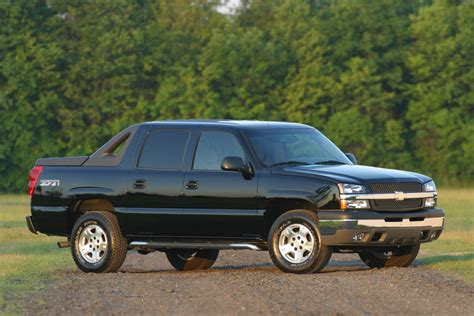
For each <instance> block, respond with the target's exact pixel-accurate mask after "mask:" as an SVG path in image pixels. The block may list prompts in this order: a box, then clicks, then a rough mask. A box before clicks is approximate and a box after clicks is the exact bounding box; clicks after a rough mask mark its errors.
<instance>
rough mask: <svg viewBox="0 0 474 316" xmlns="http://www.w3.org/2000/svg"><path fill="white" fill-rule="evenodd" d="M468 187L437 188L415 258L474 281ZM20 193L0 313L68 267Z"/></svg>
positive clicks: (2, 212)
mask: <svg viewBox="0 0 474 316" xmlns="http://www.w3.org/2000/svg"><path fill="white" fill-rule="evenodd" d="M473 198H474V189H442V190H440V191H439V204H440V206H441V207H443V208H444V209H445V212H446V228H445V231H444V232H443V234H442V235H441V238H440V239H439V240H438V241H435V242H432V243H427V244H424V245H423V246H422V252H421V254H420V257H419V258H420V260H419V262H421V263H422V264H425V265H428V266H430V267H433V268H436V269H440V270H444V271H450V272H454V273H457V274H459V275H460V276H462V277H463V278H465V279H466V280H468V281H471V282H474V216H473V213H474V200H473ZM29 212H30V211H29V198H28V197H27V196H26V195H21V196H20V195H0V263H1V264H0V266H1V269H0V312H3V313H14V312H15V311H19V310H21V307H22V304H23V298H24V295H25V293H27V292H30V291H34V290H38V289H41V288H42V287H43V284H44V280H45V279H48V280H49V279H51V278H57V277H60V276H61V275H62V274H61V273H59V274H55V273H53V272H54V271H58V270H63V269H65V268H72V267H73V265H74V264H73V261H72V259H71V256H70V252H69V251H68V250H67V249H58V248H57V246H56V241H58V240H61V238H60V237H47V236H45V235H42V234H39V235H34V234H32V233H30V232H29V231H28V229H27V228H26V225H25V216H27V215H29Z"/></svg>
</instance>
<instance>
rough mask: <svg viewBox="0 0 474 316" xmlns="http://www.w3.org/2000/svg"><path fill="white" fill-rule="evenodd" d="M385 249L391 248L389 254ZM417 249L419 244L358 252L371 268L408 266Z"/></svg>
mask: <svg viewBox="0 0 474 316" xmlns="http://www.w3.org/2000/svg"><path fill="white" fill-rule="evenodd" d="M387 250H389V251H390V250H391V254H389V253H388V252H387ZM418 251H420V244H417V245H413V246H401V247H399V248H395V249H369V250H364V251H363V252H360V253H359V256H360V258H361V259H362V261H364V263H365V264H366V265H368V266H369V267H371V268H388V267H408V266H409V265H410V264H411V263H412V262H413V261H414V260H415V258H416V256H417V255H418Z"/></svg>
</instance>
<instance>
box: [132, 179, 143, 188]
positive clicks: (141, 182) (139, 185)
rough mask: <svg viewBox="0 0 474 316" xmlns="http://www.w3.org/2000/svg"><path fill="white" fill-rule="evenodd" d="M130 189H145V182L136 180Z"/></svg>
mask: <svg viewBox="0 0 474 316" xmlns="http://www.w3.org/2000/svg"><path fill="white" fill-rule="evenodd" d="M132 187H133V188H134V189H139V190H140V189H144V188H145V187H146V181H145V180H143V179H137V180H135V182H133V185H132Z"/></svg>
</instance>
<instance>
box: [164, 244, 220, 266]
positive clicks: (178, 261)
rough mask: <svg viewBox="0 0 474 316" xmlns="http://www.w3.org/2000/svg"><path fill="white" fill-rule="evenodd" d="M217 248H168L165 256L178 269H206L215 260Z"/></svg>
mask: <svg viewBox="0 0 474 316" xmlns="http://www.w3.org/2000/svg"><path fill="white" fill-rule="evenodd" d="M218 255H219V250H217V249H169V250H166V257H167V258H168V261H169V262H170V264H171V265H172V266H173V267H174V268H175V269H176V270H178V271H189V270H206V269H209V268H210V267H211V266H212V265H213V264H214V262H216V260H217V256H218Z"/></svg>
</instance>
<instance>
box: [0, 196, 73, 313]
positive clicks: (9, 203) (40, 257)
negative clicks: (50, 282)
mask: <svg viewBox="0 0 474 316" xmlns="http://www.w3.org/2000/svg"><path fill="white" fill-rule="evenodd" d="M29 212H30V211H29V198H28V196H19V195H0V263H1V264H0V266H1V269H0V313H6V314H10V313H15V312H18V311H20V310H21V308H22V306H23V298H24V294H25V293H27V292H30V291H34V290H39V289H41V288H42V286H43V280H44V279H46V278H48V279H49V278H55V277H58V275H54V274H53V273H52V272H53V271H57V270H61V269H64V268H66V267H72V266H73V263H72V260H71V258H70V252H69V251H67V250H64V249H59V248H57V246H56V241H58V240H61V238H60V237H47V236H45V235H41V234H40V235H34V234H32V233H30V232H29V231H28V229H27V228H26V223H25V216H27V215H29Z"/></svg>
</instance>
